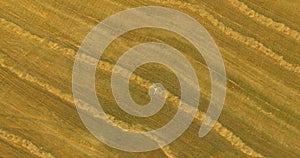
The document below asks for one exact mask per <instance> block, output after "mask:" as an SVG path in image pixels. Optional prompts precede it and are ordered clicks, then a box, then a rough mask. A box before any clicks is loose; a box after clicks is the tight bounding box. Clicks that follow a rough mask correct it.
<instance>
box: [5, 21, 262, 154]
mask: <svg viewBox="0 0 300 158" xmlns="http://www.w3.org/2000/svg"><path fill="white" fill-rule="evenodd" d="M3 20H4V19H1V22H2V21H3ZM5 21H6V20H5ZM7 22H8V21H6V23H7ZM8 23H10V22H8ZM13 25H15V24H13ZM13 25H12V24H11V23H10V25H9V26H13ZM16 26H17V25H16ZM9 28H11V27H9ZM17 28H18V29H17V30H18V32H17V33H18V34H19V35H21V36H23V34H26V35H27V34H28V33H29V32H27V31H25V30H23V29H22V28H21V27H19V26H17ZM29 34H30V33H29ZM26 37H27V36H26ZM36 37H38V36H36ZM37 39H39V41H43V40H41V39H42V38H41V37H38V38H37ZM46 45H47V46H48V47H49V48H50V49H53V50H57V51H59V52H60V53H62V54H64V55H67V56H71V58H74V56H75V55H76V52H75V51H74V50H73V49H68V48H64V47H62V46H60V44H58V43H55V42H52V41H49V42H48V43H47V44H46ZM1 59H3V57H1ZM80 59H84V60H85V61H86V63H90V64H97V63H98V60H96V59H94V58H93V57H89V56H81V57H80ZM1 66H2V67H6V68H8V69H9V70H10V71H12V72H13V73H15V74H16V75H17V76H19V77H20V78H22V79H24V80H26V81H29V82H32V83H34V84H36V85H38V86H40V87H43V88H44V89H46V90H47V91H49V92H50V93H52V94H54V95H55V96H58V97H59V98H60V99H62V100H65V101H67V102H68V103H70V104H71V105H73V104H74V103H73V99H72V96H71V95H69V94H65V93H62V92H61V90H59V89H57V88H55V87H53V86H51V85H49V84H47V83H43V82H41V81H39V80H38V79H36V78H35V77H34V76H32V75H30V74H28V73H27V74H24V72H22V71H19V70H16V69H14V68H13V67H7V66H5V65H3V62H1ZM99 67H100V68H101V69H102V70H104V71H108V72H111V70H112V68H113V65H111V64H110V63H107V62H103V61H100V63H99ZM120 70H122V68H121V69H120ZM131 79H133V80H135V82H136V83H138V84H139V85H140V86H142V87H144V88H149V87H150V86H151V85H152V84H151V82H150V81H148V80H145V79H143V78H141V77H140V76H137V75H134V74H133V75H132V76H131ZM167 96H168V99H169V100H170V101H171V102H172V103H174V105H179V102H180V99H179V98H178V97H177V96H174V95H172V94H171V93H170V92H167ZM85 110H86V109H85ZM186 110H187V112H188V111H189V109H186ZM90 113H92V114H95V111H90ZM201 115H202V116H205V114H204V113H203V112H201ZM110 119H111V120H114V121H115V122H116V123H117V124H118V125H119V126H120V127H124V128H130V127H129V126H130V125H128V124H126V123H125V124H124V123H123V122H122V121H121V122H120V121H118V120H115V118H114V117H113V116H110ZM217 123H218V124H219V125H221V124H220V123H219V122H217ZM137 126H138V125H137ZM214 129H215V130H216V131H217V133H218V134H219V135H221V136H222V137H224V138H225V136H227V135H224V134H222V132H221V131H219V130H218V129H219V128H214ZM220 129H225V131H228V130H227V129H226V128H225V127H223V126H222V125H221V127H220ZM228 132H229V133H230V132H231V131H228ZM231 133H232V132H231ZM232 135H233V136H232V137H228V138H225V139H226V140H227V141H229V142H230V143H231V144H232V145H233V146H234V147H236V148H238V149H239V150H241V151H242V152H243V153H245V154H247V155H248V154H252V155H254V157H255V155H261V154H259V153H257V152H255V151H254V150H253V149H252V148H250V147H249V146H247V145H246V144H245V143H243V141H242V140H241V139H240V138H238V137H237V136H235V135H234V134H233V133H232ZM154 140H155V139H154ZM169 155H171V154H169ZM252 155H250V156H252Z"/></svg>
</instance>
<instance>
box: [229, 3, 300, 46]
mask: <svg viewBox="0 0 300 158" xmlns="http://www.w3.org/2000/svg"><path fill="white" fill-rule="evenodd" d="M227 2H229V3H230V4H231V5H232V6H234V7H235V8H237V9H238V10H239V11H240V12H241V13H242V14H244V15H246V16H248V17H249V18H251V19H254V20H255V21H257V22H259V23H260V24H262V25H264V26H266V27H268V28H271V29H273V30H276V31H278V32H281V33H283V34H285V35H287V36H289V37H291V38H293V39H295V40H297V41H300V33H299V32H298V31H297V30H294V29H291V28H290V27H288V26H286V24H284V23H280V22H276V21H275V20H273V19H272V18H270V17H267V16H265V15H263V14H260V13H258V12H256V11H255V10H254V9H252V8H250V7H249V6H247V5H246V4H245V3H243V2H241V1H239V0H227Z"/></svg>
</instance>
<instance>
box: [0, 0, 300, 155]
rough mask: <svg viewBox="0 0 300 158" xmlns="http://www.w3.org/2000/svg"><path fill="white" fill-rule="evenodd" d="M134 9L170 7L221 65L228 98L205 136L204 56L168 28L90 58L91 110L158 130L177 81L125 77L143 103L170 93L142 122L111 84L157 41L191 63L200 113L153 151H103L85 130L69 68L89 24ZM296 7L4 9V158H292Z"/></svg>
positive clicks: (140, 73)
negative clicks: (133, 52)
mask: <svg viewBox="0 0 300 158" xmlns="http://www.w3.org/2000/svg"><path fill="white" fill-rule="evenodd" d="M141 6H164V7H169V8H173V9H176V10H178V11H181V12H183V13H186V14H188V15H190V16H191V17H193V18H195V19H196V20H197V21H198V22H199V23H201V24H202V25H203V26H204V27H205V28H206V29H207V31H208V32H209V33H210V35H211V36H212V37H213V39H214V41H215V42H216V44H217V46H218V48H219V50H220V52H221V54H222V57H223V60H224V64H225V67H226V74H227V94H226V100H225V104H224V108H223V111H222V114H221V116H220V118H219V120H218V122H217V123H216V124H215V126H214V128H213V130H212V131H211V132H210V133H209V134H208V135H206V136H205V137H203V138H199V137H198V131H199V127H200V126H201V123H202V121H203V118H204V117H205V112H206V110H207V108H208V105H209V101H210V96H211V88H210V86H211V83H210V76H209V70H208V67H207V65H206V63H205V60H204V59H203V57H202V56H201V55H200V54H199V53H198V52H197V49H195V48H194V47H193V45H192V44H191V43H190V42H189V41H187V40H186V39H185V38H183V37H181V36H179V35H178V34H175V33H173V32H169V31H166V30H162V29H154V28H144V29H137V30H133V31H130V32H127V33H125V34H123V35H122V36H120V37H119V38H117V39H116V40H114V41H113V42H112V43H111V44H110V45H109V47H108V48H107V49H106V50H105V52H104V55H103V56H102V58H101V59H100V61H99V62H98V61H97V62H98V65H97V72H96V79H97V81H96V91H97V96H98V99H99V102H101V104H102V105H103V109H104V111H105V112H106V113H107V114H108V116H109V118H110V120H111V121H113V122H114V123H115V124H116V125H117V126H119V127H120V128H124V129H126V130H131V131H149V130H152V129H156V128H159V127H162V126H164V125H165V124H166V123H168V121H170V120H171V119H172V117H173V116H174V114H175V113H176V111H177V108H178V105H179V102H180V84H179V82H178V80H177V78H176V76H175V75H174V74H173V73H172V71H171V70H170V69H168V68H167V67H164V66H162V65H159V64H154V63H149V64H145V65H142V66H141V67H139V68H138V69H136V70H135V72H134V73H133V75H132V76H131V78H130V85H129V88H130V93H131V95H132V98H133V99H134V100H135V101H136V102H137V103H139V104H146V103H147V102H149V99H150V98H149V95H148V89H149V87H150V86H151V85H152V84H153V83H161V84H163V85H164V86H165V88H166V89H168V99H167V102H166V105H165V106H164V107H163V108H162V109H161V111H159V113H157V114H156V115H153V116H151V117H148V118H139V117H134V116H131V115H129V114H127V113H126V112H124V111H122V110H121V109H120V108H119V107H118V105H117V103H116V102H115V101H114V98H113V95H112V90H111V87H110V84H111V81H110V77H111V73H112V69H113V67H114V65H115V64H116V62H117V61H118V58H120V56H121V55H122V54H123V53H124V52H125V51H127V50H128V49H130V48H132V47H133V46H135V45H138V44H141V43H145V42H162V43H166V44H168V45H170V46H172V47H174V48H176V49H178V50H179V51H180V52H181V53H182V54H183V55H184V56H185V57H186V58H187V59H188V60H189V62H190V63H191V65H192V66H193V67H194V69H195V71H196V74H197V77H198V79H199V86H200V88H201V96H200V105H199V112H198V113H197V115H196V117H195V118H194V120H193V122H192V124H191V125H190V127H189V128H188V129H187V130H186V131H185V132H184V133H183V134H182V135H181V136H180V137H179V138H178V139H176V140H175V141H174V142H172V143H171V144H169V145H167V146H164V147H162V148H160V149H157V150H153V151H149V152H138V153H131V152H125V151H121V150H118V149H114V148H112V147H109V146H107V145H105V144H104V143H102V142H101V141H99V140H98V139H96V138H95V137H94V136H93V135H92V134H91V133H90V132H89V131H88V130H87V129H86V127H85V126H84V124H83V123H82V121H81V120H80V118H79V116H78V113H77V111H76V106H75V104H74V100H73V97H72V69H73V64H74V60H75V55H76V52H77V50H78V49H79V47H80V45H81V43H82V41H83V40H84V39H85V37H86V35H87V34H88V33H89V31H90V30H91V29H92V28H93V27H95V26H96V25H97V24H98V23H99V22H101V21H102V20H104V19H105V18H107V17H109V16H110V15H113V14H115V13H118V12H120V11H122V10H126V9H129V8H135V7H141ZM299 8H300V1H297V0H288V1H284V0H250V1H246V0H223V1H206V0H198V1H196V0H186V1H183V0H117V1H110V0H89V1H86V0H82V1H79V0H73V1H71V0H65V1H63V0H55V1H50V0H45V1H37V0H23V1H20V0H3V1H0V37H1V40H0V46H1V49H0V79H1V80H0V107H1V110H0V157H43V158H44V157H101V158H102V157H103V158H106V157H107V158H110V157H121V158H127V157H138V158H140V157H142V158H143V157H149V158H152V157H154V158H156V157H161V158H164V157H170V158H185V157H191V158H198V157H209V158H211V157H213V158H217V157H238V158H240V157H278V158H281V157H287V158H293V157H295V158H297V157H300V143H299V140H300V107H299V106H300V84H299V83H300V9H299ZM86 60H87V62H94V61H93V60H94V59H89V58H86ZM121 69H124V71H125V68H121ZM81 108H82V109H83V110H86V111H87V113H93V109H85V107H84V106H83V107H81Z"/></svg>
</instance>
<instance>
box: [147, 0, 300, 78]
mask: <svg viewBox="0 0 300 158" xmlns="http://www.w3.org/2000/svg"><path fill="white" fill-rule="evenodd" d="M151 1H152V2H156V3H160V4H164V5H175V6H176V7H178V8H181V9H189V10H191V11H193V12H195V13H199V14H198V15H200V16H201V17H202V18H206V19H207V20H208V21H209V22H210V23H211V24H212V25H213V26H215V27H217V28H218V29H219V30H220V31H221V32H222V33H223V34H225V35H226V36H229V37H231V38H232V39H234V40H237V41H239V42H241V43H243V44H244V45H246V46H248V47H250V48H251V49H253V50H256V51H259V52H262V53H263V54H264V55H266V56H268V57H269V58H271V59H272V60H274V61H276V64H277V65H278V66H281V67H283V68H284V69H286V70H288V71H290V72H294V73H297V74H300V66H299V65H297V64H291V63H289V62H288V61H286V60H285V59H283V56H280V55H278V54H276V53H275V52H274V51H273V50H271V49H270V48H268V47H266V46H265V45H263V44H262V43H261V42H259V41H257V40H256V39H254V38H252V37H248V36H245V35H243V34H241V33H239V32H237V31H235V30H233V29H232V28H230V27H228V26H226V25H225V24H224V23H222V22H221V21H219V20H218V19H216V18H215V17H214V16H213V15H211V14H210V13H209V12H207V11H206V10H205V9H204V8H202V7H199V6H197V5H192V4H190V3H186V2H181V1H177V0H168V1H163V0H151Z"/></svg>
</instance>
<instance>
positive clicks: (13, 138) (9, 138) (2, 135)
mask: <svg viewBox="0 0 300 158" xmlns="http://www.w3.org/2000/svg"><path fill="white" fill-rule="evenodd" d="M0 139H2V140H4V141H6V142H8V143H10V144H12V145H13V146H17V147H19V148H22V149H25V150H26V151H28V152H29V153H31V154H32V155H35V156H37V157H41V158H54V156H53V155H52V154H51V153H48V152H46V151H44V150H42V149H41V148H39V147H38V146H36V145H35V144H33V143H32V142H31V141H29V140H27V139H25V138H22V137H21V136H18V135H15V134H12V133H9V132H7V131H5V130H3V129H1V128H0Z"/></svg>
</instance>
